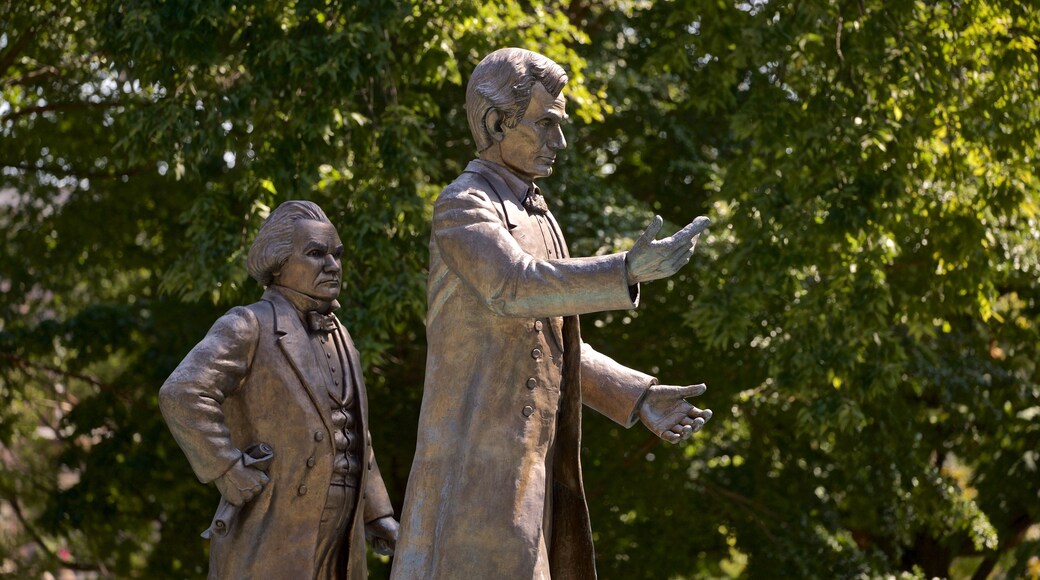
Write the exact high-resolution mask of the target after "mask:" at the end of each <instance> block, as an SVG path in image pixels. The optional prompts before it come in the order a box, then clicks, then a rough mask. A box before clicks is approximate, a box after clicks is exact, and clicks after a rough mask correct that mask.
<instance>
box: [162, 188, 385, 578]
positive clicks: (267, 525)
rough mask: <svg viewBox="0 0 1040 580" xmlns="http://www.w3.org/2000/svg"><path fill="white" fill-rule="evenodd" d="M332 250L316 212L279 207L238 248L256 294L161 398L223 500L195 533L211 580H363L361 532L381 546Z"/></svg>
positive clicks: (337, 250)
mask: <svg viewBox="0 0 1040 580" xmlns="http://www.w3.org/2000/svg"><path fill="white" fill-rule="evenodd" d="M342 252H343V245H342V243H341V242H340V239H339V236H338V235H337V233H336V228H335V227H333V225H332V224H331V223H330V222H329V219H328V218H327V217H326V216H325V214H324V212H322V210H321V208H319V207H318V206H317V205H315V204H313V203H311V202H306V201H288V202H285V203H283V204H282V205H280V206H279V207H278V208H277V209H275V210H274V211H273V212H272V213H271V215H270V217H269V218H268V219H267V220H266V221H265V222H264V224H263V225H262V226H261V227H260V231H259V233H258V234H257V236H256V240H255V241H254V242H253V245H252V247H251V248H250V250H249V257H248V261H247V267H248V269H249V274H250V275H251V276H252V277H253V278H255V279H256V280H257V281H258V282H260V283H261V284H263V285H264V286H265V287H266V290H265V292H264V295H263V297H262V298H261V299H260V301H259V302H255V303H253V304H250V305H249V306H240V307H236V308H233V309H231V310H230V311H228V313H227V314H225V315H224V316H222V317H221V318H220V319H219V320H217V322H216V323H215V324H214V325H213V327H212V328H211V329H210V331H209V333H208V334H207V335H206V337H205V338H204V339H202V342H200V343H199V344H198V345H196V346H195V348H194V349H192V350H191V352H190V353H188V356H186V357H185V358H184V360H183V361H182V362H181V364H180V365H179V366H178V367H177V369H176V370H174V371H173V374H172V375H170V378H169V379H167V380H166V383H165V384H163V386H162V389H161V390H160V391H159V403H160V407H161V409H162V412H163V416H164V418H165V419H166V422H167V424H168V425H169V427H170V430H171V431H172V432H173V436H174V438H176V440H177V443H178V444H179V445H180V447H181V449H183V450H184V453H185V454H186V455H187V456H188V460H189V462H190V463H191V466H192V469H193V470H194V471H195V474H196V475H197V476H198V478H199V479H200V480H201V481H202V482H203V483H208V482H210V481H213V482H215V483H216V485H217V488H218V489H219V490H220V493H221V496H222V500H221V505H220V507H219V508H218V510H217V514H216V515H215V516H214V521H213V524H212V525H211V527H210V529H209V530H207V531H206V533H205V534H204V536H207V537H209V538H210V569H209V577H210V578H221V579H225V578H294V579H295V578H321V579H331V578H350V579H351V580H355V579H362V578H366V577H367V576H368V571H367V567H366V562H365V534H366V531H367V533H368V534H369V535H370V537H371V539H372V540H373V541H374V544H375V546H374V547H375V548H376V549H377V551H380V552H382V553H392V552H393V548H394V546H395V543H396V541H397V534H398V523H397V521H396V520H395V519H394V517H393V508H392V507H391V506H390V499H389V497H388V496H387V493H386V487H385V486H384V485H383V480H382V477H381V476H380V474H379V467H378V466H377V465H376V460H375V455H374V454H373V452H372V441H371V437H370V435H369V432H368V401H367V398H366V394H365V384H364V381H363V380H362V377H361V365H360V362H359V358H358V352H357V350H356V349H355V348H354V344H353V342H352V341H351V338H350V335H349V334H348V333H347V331H346V329H345V328H343V326H342V325H341V324H340V322H339V320H338V319H337V318H336V316H335V314H333V311H334V310H335V309H336V308H338V307H339V303H338V302H337V301H336V299H337V297H338V296H339V291H340V284H341V266H340V255H341V254H342Z"/></svg>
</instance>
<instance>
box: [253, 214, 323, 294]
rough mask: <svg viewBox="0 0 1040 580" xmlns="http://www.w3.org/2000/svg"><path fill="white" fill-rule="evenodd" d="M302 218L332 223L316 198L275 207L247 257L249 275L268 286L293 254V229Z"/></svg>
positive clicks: (257, 234) (294, 229) (258, 233)
mask: <svg viewBox="0 0 1040 580" xmlns="http://www.w3.org/2000/svg"><path fill="white" fill-rule="evenodd" d="M299 220H313V221H316V222H323V223H327V224H331V223H332V222H331V221H329V218H328V217H327V216H326V215H325V212H323V211H321V208H320V207H318V204H316V203H314V202H310V201H287V202H285V203H283V204H282V205H279V206H278V207H277V208H275V210H274V211H273V212H271V215H269V216H268V217H267V219H266V220H265V221H264V223H263V225H261V226H260V231H259V232H257V233H256V239H255V240H253V245H252V246H250V248H249V256H248V257H247V258H246V270H247V271H248V272H249V275H250V276H252V277H253V279H254V280H256V281H257V282H259V283H261V284H263V286H264V287H265V288H266V287H268V286H270V285H271V282H273V281H274V275H275V273H276V272H278V270H280V269H281V268H282V266H283V265H284V264H285V262H286V261H287V260H288V259H289V256H291V255H292V244H293V232H295V231H296V222H297V221H299Z"/></svg>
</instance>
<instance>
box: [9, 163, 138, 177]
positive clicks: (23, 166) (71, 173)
mask: <svg viewBox="0 0 1040 580" xmlns="http://www.w3.org/2000/svg"><path fill="white" fill-rule="evenodd" d="M0 167H4V168H11V169H17V170H19V171H42V172H44V173H49V174H51V175H53V176H55V177H75V178H78V179H98V180H101V179H120V178H121V177H123V176H124V175H125V176H133V175H140V174H142V173H147V172H148V171H151V170H152V166H151V165H138V166H136V167H130V168H128V169H125V170H123V171H89V170H88V171H77V170H76V169H71V170H66V169H62V168H55V167H36V166H35V165H32V164H29V163H10V162H7V161H0Z"/></svg>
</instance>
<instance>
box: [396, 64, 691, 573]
mask: <svg viewBox="0 0 1040 580" xmlns="http://www.w3.org/2000/svg"><path fill="white" fill-rule="evenodd" d="M566 82H567V77H566V75H565V74H564V71H563V70H562V69H561V68H560V67H559V66H558V65H557V64H556V63H554V62H552V61H550V60H549V59H547V58H545V57H544V56H541V55H539V54H536V53H533V52H530V51H526V50H521V49H503V50H499V51H496V52H494V53H492V54H491V55H489V56H488V57H487V58H485V59H484V60H483V61H482V62H481V63H480V65H479V66H477V68H476V69H475V70H474V72H473V75H472V77H471V78H470V81H469V87H468V90H467V95H466V110H467V114H468V116H469V123H470V129H471V130H472V132H473V136H474V139H475V141H476V144H477V148H478V150H479V151H480V156H479V159H476V160H473V161H471V162H470V163H469V165H468V166H467V167H466V170H465V171H464V172H463V174H462V175H460V176H459V177H458V179H456V180H455V182H454V183H452V184H450V185H449V186H448V187H446V188H445V189H444V190H443V191H442V192H441V194H440V196H439V198H438V199H437V201H436V204H435V206H434V215H433V233H432V236H431V240H430V277H429V283H428V288H427V292H428V294H427V299H428V313H427V319H426V323H427V338H428V344H429V347H428V354H427V366H426V382H425V387H424V389H425V390H424V394H423V402H422V412H421V416H420V420H419V439H418V445H417V449H416V454H415V460H414V463H413V465H412V471H411V474H410V479H409V482H408V490H407V493H406V496H405V503H404V510H403V515H402V537H401V542H400V544H399V547H398V550H397V557H396V559H395V562H394V568H393V578H395V579H398V580H413V579H414V580H419V579H424V580H425V579H447V578H470V579H476V578H509V579H523V578H549V577H550V576H552V577H553V578H558V579H567V580H570V579H583V578H594V577H595V575H596V570H595V563H594V557H593V546H592V532H591V528H590V525H589V517H588V509H587V508H586V504H585V496H584V491H583V489H582V481H581V466H580V462H579V450H580V437H581V405H582V404H583V403H584V404H586V405H588V406H590V407H592V408H594V409H596V410H597V411H599V412H600V413H603V414H604V415H606V416H607V417H609V418H611V419H613V420H614V421H616V422H618V423H620V424H621V425H624V426H626V427H628V426H631V425H633V424H634V423H635V422H636V421H637V420H641V421H642V422H643V423H644V424H645V425H646V426H647V427H648V428H649V429H650V430H651V431H653V432H654V433H656V434H657V435H658V436H660V437H661V438H663V439H665V440H667V441H671V442H676V441H679V440H680V439H685V438H686V437H689V436H690V434H691V433H692V432H695V431H697V430H699V429H700V428H701V426H702V425H703V424H704V422H705V421H706V420H707V419H709V418H710V417H711V411H708V410H703V411H702V410H700V409H697V408H696V407H693V406H692V405H690V404H689V403H687V402H686V401H685V400H684V397H689V396H693V395H699V394H701V393H703V392H704V390H705V387H704V385H692V386H688V387H677V386H665V385H658V384H657V381H656V380H655V379H654V377H651V376H650V375H647V374H644V373H641V372H638V371H635V370H632V369H628V368H625V367H624V366H622V365H620V364H618V363H617V362H615V361H613V360H611V359H610V358H608V357H606V356H604V355H602V354H600V353H598V352H596V351H595V350H593V348H592V347H590V346H589V345H588V344H586V343H584V342H583V341H582V340H581V336H580V333H579V327H578V315H580V314H586V313H590V312H597V311H603V310H623V309H629V308H635V307H636V306H637V304H638V301H639V283H640V282H647V281H650V280H656V279H660V278H665V277H667V276H671V275H672V274H674V273H675V272H676V271H678V270H679V269H680V268H681V267H682V266H683V265H684V264H686V263H687V262H688V261H689V259H690V256H691V255H692V253H693V249H694V246H695V244H696V241H697V234H699V233H700V231H701V230H703V229H704V228H705V227H706V226H707V224H708V220H707V218H698V219H697V220H695V221H694V222H693V223H691V224H690V225H688V226H687V227H685V228H683V229H682V230H681V231H680V232H678V233H676V234H675V235H674V236H671V237H670V238H666V239H663V240H654V237H655V235H656V233H657V231H658V230H659V229H660V227H661V220H660V218H655V220H654V222H653V223H652V224H651V225H650V227H648V228H647V231H646V232H645V233H644V234H643V236H642V237H641V238H640V239H639V241H638V242H637V243H636V244H635V246H633V248H632V249H631V250H630V251H629V252H627V253H620V254H614V255H609V256H598V257H592V258H572V257H571V256H570V254H569V253H568V250H567V244H566V242H565V241H564V238H563V234H562V232H561V231H560V228H559V225H558V224H557V222H556V220H555V219H554V218H553V215H552V213H550V212H549V211H548V210H547V208H546V205H545V201H544V199H542V196H541V195H540V193H539V189H538V187H536V186H535V185H534V181H535V180H536V179H538V178H541V177H546V176H548V175H549V174H550V173H551V172H552V165H553V162H554V161H555V158H556V152H557V151H558V150H560V149H562V148H564V147H565V146H566V141H565V139H564V136H563V132H562V130H561V123H562V122H563V121H564V120H565V119H566V111H565V100H564V97H563V95H562V89H563V87H564V85H565V84H566Z"/></svg>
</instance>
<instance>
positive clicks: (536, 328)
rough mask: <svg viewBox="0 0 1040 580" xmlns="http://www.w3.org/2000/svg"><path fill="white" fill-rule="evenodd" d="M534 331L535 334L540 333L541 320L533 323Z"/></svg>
mask: <svg viewBox="0 0 1040 580" xmlns="http://www.w3.org/2000/svg"><path fill="white" fill-rule="evenodd" d="M534 331H535V332H541V331H542V321H541V320H535V321H534Z"/></svg>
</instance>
